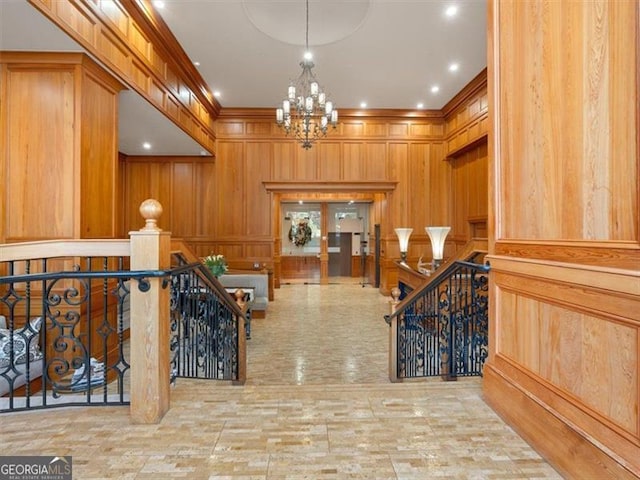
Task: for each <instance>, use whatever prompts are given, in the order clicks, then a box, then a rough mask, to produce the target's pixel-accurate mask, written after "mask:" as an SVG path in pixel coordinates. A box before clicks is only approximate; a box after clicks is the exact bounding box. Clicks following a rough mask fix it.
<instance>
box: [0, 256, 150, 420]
mask: <svg viewBox="0 0 640 480" xmlns="http://www.w3.org/2000/svg"><path fill="white" fill-rule="evenodd" d="M77 260H78V259H75V261H77ZM72 261H74V260H71V259H60V258H56V259H47V258H42V259H29V260H14V261H7V262H3V263H2V268H3V270H4V271H3V272H2V273H6V275H3V276H2V277H0V307H2V308H1V309H0V311H1V312H3V313H5V314H6V315H3V317H4V322H3V323H4V324H5V325H4V328H3V329H2V330H1V331H0V350H1V351H2V353H0V411H2V412H6V411H16V410H23V409H32V408H46V407H52V406H70V405H83V406H85V405H98V404H99V405H108V404H127V403H128V383H129V375H128V374H129V367H130V366H129V356H128V349H127V347H126V345H125V340H126V331H127V322H128V318H129V316H128V305H129V288H130V282H131V281H132V280H133V283H134V284H137V286H138V288H140V289H141V290H143V291H144V290H145V289H148V288H149V284H148V282H147V281H146V278H148V277H149V276H150V275H153V274H154V273H155V272H135V273H134V272H130V271H127V270H125V269H124V264H125V262H127V261H128V259H127V258H124V257H86V258H84V259H82V261H81V262H80V263H75V264H74V267H73V269H72V270H71V271H56V272H50V271H49V270H50V269H51V268H56V267H58V266H60V265H61V262H62V263H67V264H69V262H72ZM54 265H55V267H54Z"/></svg>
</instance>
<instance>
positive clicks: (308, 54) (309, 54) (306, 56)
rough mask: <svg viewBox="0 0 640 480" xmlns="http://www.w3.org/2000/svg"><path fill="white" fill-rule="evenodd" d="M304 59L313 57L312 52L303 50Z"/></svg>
mask: <svg viewBox="0 0 640 480" xmlns="http://www.w3.org/2000/svg"><path fill="white" fill-rule="evenodd" d="M304 59H305V60H312V59H313V54H312V53H311V52H310V51H309V50H307V51H306V52H304Z"/></svg>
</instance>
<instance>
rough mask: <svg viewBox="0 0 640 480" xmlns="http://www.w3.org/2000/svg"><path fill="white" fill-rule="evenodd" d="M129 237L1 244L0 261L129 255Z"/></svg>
mask: <svg viewBox="0 0 640 480" xmlns="http://www.w3.org/2000/svg"><path fill="white" fill-rule="evenodd" d="M130 255H131V247H130V244H129V240H128V239H123V240H120V239H116V240H72V239H57V240H39V241H35V242H21V243H5V244H2V245H0V262H9V261H13V260H29V259H32V258H59V257H128V256H130Z"/></svg>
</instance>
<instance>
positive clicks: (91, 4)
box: [28, 0, 220, 152]
mask: <svg viewBox="0 0 640 480" xmlns="http://www.w3.org/2000/svg"><path fill="white" fill-rule="evenodd" d="M28 1H29V3H30V4H31V5H33V6H34V7H35V8H37V9H38V10H40V11H41V12H42V13H43V14H44V15H46V16H47V17H48V18H49V19H50V20H51V21H52V22H53V23H55V24H56V25H58V26H59V27H60V28H61V29H62V30H63V31H64V32H66V33H67V34H69V35H70V36H71V37H72V38H73V39H74V40H75V41H77V42H78V43H79V44H80V45H82V47H84V48H85V49H86V51H87V52H89V53H91V54H92V55H93V56H94V57H95V58H97V59H98V60H99V61H100V62H102V63H103V64H104V65H106V66H107V67H108V68H109V69H110V71H111V72H112V73H113V75H115V76H117V77H118V78H119V79H120V80H121V81H122V82H123V83H125V84H127V85H129V86H130V87H131V88H132V89H133V90H135V91H136V92H138V93H139V94H140V95H142V96H143V97H144V98H146V99H147V100H148V101H149V102H150V103H151V104H153V105H154V106H155V107H156V108H157V109H158V110H160V111H161V112H162V113H164V114H165V115H166V116H167V117H168V118H169V119H171V120H172V121H173V122H174V123H175V124H176V125H179V126H180V128H182V130H184V131H185V132H186V133H187V134H188V135H190V136H191V137H192V138H193V139H195V140H196V141H198V142H199V143H200V144H201V145H203V146H204V147H205V148H207V149H208V150H209V151H210V152H213V151H214V140H215V137H214V131H213V121H214V119H215V117H216V115H217V114H218V112H219V110H220V105H219V104H218V102H217V101H216V100H215V98H214V97H213V95H212V94H211V92H209V89H208V87H207V85H206V84H205V82H204V80H203V79H202V77H201V76H200V74H199V73H198V71H197V69H196V68H195V67H194V66H193V64H192V62H191V60H190V59H189V57H188V56H187V55H186V53H185V52H184V50H183V49H182V47H181V46H180V45H179V44H178V42H177V40H176V39H175V37H174V36H173V34H172V33H171V31H170V30H169V28H168V27H167V25H166V24H165V23H164V21H163V20H162V17H160V16H159V15H157V14H156V13H155V10H154V9H153V8H152V7H151V6H150V2H149V1H148V0H139V1H138V0H111V1H109V2H97V1H93V0H78V1H73V2H70V1H52V0H28Z"/></svg>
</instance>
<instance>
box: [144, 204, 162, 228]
mask: <svg viewBox="0 0 640 480" xmlns="http://www.w3.org/2000/svg"><path fill="white" fill-rule="evenodd" d="M140 215H142V218H144V220H145V225H144V227H142V228H141V229H140V230H141V231H156V232H159V231H162V229H161V228H159V227H158V218H160V215H162V205H160V202H159V201H157V200H155V199H153V198H147V199H146V200H145V201H143V202H142V203H141V204H140Z"/></svg>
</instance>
